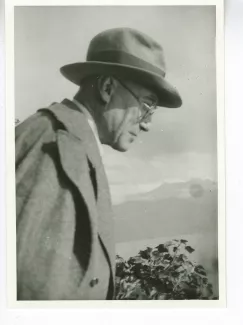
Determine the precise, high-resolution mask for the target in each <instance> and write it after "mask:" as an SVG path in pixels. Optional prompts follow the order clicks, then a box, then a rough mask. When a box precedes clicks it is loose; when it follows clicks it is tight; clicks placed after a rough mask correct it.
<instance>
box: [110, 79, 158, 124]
mask: <svg viewBox="0 0 243 325" xmlns="http://www.w3.org/2000/svg"><path fill="white" fill-rule="evenodd" d="M116 79H117V80H118V81H119V83H120V84H121V85H122V87H124V88H125V89H126V90H127V91H128V92H129V93H130V94H131V95H132V96H133V97H134V98H135V99H136V100H137V102H138V103H139V106H140V109H141V110H142V114H141V116H139V118H138V123H141V122H143V121H146V120H147V119H148V118H149V117H150V116H151V115H153V114H154V112H155V110H156V109H157V102H156V101H155V100H152V99H151V98H150V97H139V96H137V95H136V94H135V93H134V92H133V91H132V90H131V89H130V88H129V87H128V86H127V85H126V84H125V83H124V82H123V81H121V80H120V79H118V78H116Z"/></svg>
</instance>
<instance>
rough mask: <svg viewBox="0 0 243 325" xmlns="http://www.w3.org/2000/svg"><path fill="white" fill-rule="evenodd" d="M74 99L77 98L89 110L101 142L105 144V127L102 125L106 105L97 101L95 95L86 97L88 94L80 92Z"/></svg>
mask: <svg viewBox="0 0 243 325" xmlns="http://www.w3.org/2000/svg"><path fill="white" fill-rule="evenodd" d="M74 99H76V100H77V101H78V102H79V103H80V104H82V105H83V106H84V107H85V108H86V109H87V110H88V111H89V113H90V115H91V116H92V118H93V120H94V122H95V124H96V128H97V131H98V136H99V139H100V142H101V143H103V144H104V143H105V141H104V132H103V131H104V128H103V127H102V125H103V110H104V107H101V105H100V104H99V103H97V102H96V101H95V98H94V96H90V97H88V98H86V96H82V94H80V93H78V94H76V95H75V96H74Z"/></svg>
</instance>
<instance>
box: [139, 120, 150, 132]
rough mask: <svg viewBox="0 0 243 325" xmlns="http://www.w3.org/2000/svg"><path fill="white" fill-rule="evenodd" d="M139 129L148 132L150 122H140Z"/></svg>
mask: <svg viewBox="0 0 243 325" xmlns="http://www.w3.org/2000/svg"><path fill="white" fill-rule="evenodd" d="M139 127H140V130H142V131H145V132H148V131H149V130H150V127H151V122H148V121H142V122H140V124H139Z"/></svg>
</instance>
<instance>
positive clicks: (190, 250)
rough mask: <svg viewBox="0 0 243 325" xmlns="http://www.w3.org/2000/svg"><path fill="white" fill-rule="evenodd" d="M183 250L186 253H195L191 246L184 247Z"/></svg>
mask: <svg viewBox="0 0 243 325" xmlns="http://www.w3.org/2000/svg"><path fill="white" fill-rule="evenodd" d="M185 249H186V250H187V251H188V253H192V252H194V251H195V249H194V248H192V247H191V246H186V247H185Z"/></svg>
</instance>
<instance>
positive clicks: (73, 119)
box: [49, 98, 103, 167]
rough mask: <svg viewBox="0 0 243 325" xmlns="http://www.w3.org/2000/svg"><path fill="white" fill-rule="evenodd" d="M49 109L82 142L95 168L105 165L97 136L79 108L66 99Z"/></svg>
mask: <svg viewBox="0 0 243 325" xmlns="http://www.w3.org/2000/svg"><path fill="white" fill-rule="evenodd" d="M49 109H50V110H51V111H52V112H53V113H54V115H55V116H56V118H57V119H58V120H59V121H60V122H62V124H63V125H64V127H65V129H66V130H67V131H68V133H69V134H71V135H73V136H74V137H75V138H77V139H78V140H80V141H82V143H83V145H84V146H85V148H86V151H87V155H88V157H89V159H90V161H91V162H92V164H93V165H94V167H97V166H100V165H103V163H102V159H101V156H100V150H99V147H98V144H97V140H96V138H95V135H94V133H93V131H92V129H91V127H90V125H89V123H88V121H87V118H86V117H85V115H84V113H83V112H81V111H80V109H79V107H78V106H77V105H76V104H75V103H74V102H72V101H70V100H69V99H67V98H66V99H64V100H63V101H62V102H61V103H54V104H52V105H51V106H50V108H49Z"/></svg>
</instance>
